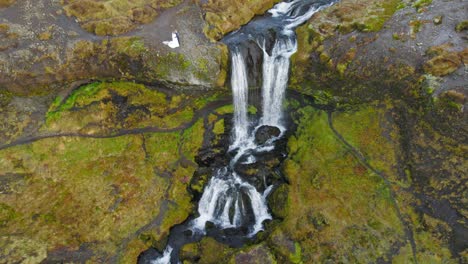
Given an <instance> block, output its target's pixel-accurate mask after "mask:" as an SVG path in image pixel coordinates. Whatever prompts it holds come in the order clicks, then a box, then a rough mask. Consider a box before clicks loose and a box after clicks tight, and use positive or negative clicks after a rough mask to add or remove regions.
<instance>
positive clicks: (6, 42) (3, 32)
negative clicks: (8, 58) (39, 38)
mask: <svg viewBox="0 0 468 264" xmlns="http://www.w3.org/2000/svg"><path fill="white" fill-rule="evenodd" d="M17 39H18V35H17V34H16V33H12V32H11V31H10V26H9V25H8V24H0V51H5V50H7V49H9V48H14V47H16V46H17V45H18V40H17Z"/></svg>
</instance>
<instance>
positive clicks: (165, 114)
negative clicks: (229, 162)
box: [43, 82, 216, 134]
mask: <svg viewBox="0 0 468 264" xmlns="http://www.w3.org/2000/svg"><path fill="white" fill-rule="evenodd" d="M215 99H216V95H213V96H211V97H210V96H203V97H200V96H196V95H188V94H178V95H173V96H169V95H167V94H165V93H163V92H160V91H158V90H156V89H154V88H153V89H150V88H148V87H145V86H144V85H141V84H135V83H132V82H95V83H91V84H88V85H84V86H82V87H80V88H78V89H76V90H74V91H73V92H72V93H71V94H70V95H69V96H67V97H66V98H62V97H60V96H59V97H57V98H56V99H55V100H54V102H53V103H52V104H51V106H50V108H49V111H48V112H47V114H46V117H47V120H46V126H45V127H44V128H43V131H49V132H50V131H54V132H71V131H75V132H77V133H78V132H79V133H84V134H96V133H97V134H102V133H112V132H115V131H118V130H119V129H135V128H142V127H157V128H158V129H170V128H176V127H178V126H181V125H183V124H185V123H187V122H189V121H191V120H192V118H193V117H194V111H195V110H197V109H201V108H202V107H204V106H205V105H206V104H207V103H208V102H210V101H212V100H215Z"/></svg>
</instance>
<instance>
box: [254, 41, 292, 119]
mask: <svg viewBox="0 0 468 264" xmlns="http://www.w3.org/2000/svg"><path fill="white" fill-rule="evenodd" d="M261 48H262V50H263V85H262V99H263V105H262V108H263V117H262V119H261V122H260V123H261V124H262V125H269V126H276V127H279V128H282V127H283V126H282V124H281V120H282V117H283V109H282V108H283V100H284V94H285V91H286V87H287V85H288V75H289V64H290V61H289V58H290V57H291V55H293V54H294V53H295V52H296V50H297V44H296V39H295V38H294V37H290V36H286V37H285V38H280V39H277V40H276V42H275V44H274V46H273V49H272V51H271V56H270V55H269V54H268V52H267V50H266V48H265V44H264V43H263V45H262V46H261Z"/></svg>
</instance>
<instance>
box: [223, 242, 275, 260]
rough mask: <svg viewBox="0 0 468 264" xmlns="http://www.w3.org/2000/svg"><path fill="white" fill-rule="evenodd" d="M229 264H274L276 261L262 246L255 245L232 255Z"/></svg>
mask: <svg viewBox="0 0 468 264" xmlns="http://www.w3.org/2000/svg"><path fill="white" fill-rule="evenodd" d="M229 263H230V264H244V263H245V264H263V263H264V264H274V263H276V260H275V258H274V256H273V255H272V254H271V253H270V251H269V249H268V248H267V247H265V246H264V245H262V244H260V245H255V246H252V247H250V248H246V249H244V250H242V251H241V252H239V253H237V254H236V255H234V256H233V257H232V258H231V260H230V261H229Z"/></svg>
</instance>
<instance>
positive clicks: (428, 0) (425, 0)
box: [412, 0, 432, 12]
mask: <svg viewBox="0 0 468 264" xmlns="http://www.w3.org/2000/svg"><path fill="white" fill-rule="evenodd" d="M430 4H432V0H417V1H416V2H414V3H413V5H412V6H413V7H414V8H416V10H418V12H420V11H422V10H423V8H425V7H427V6H428V5H430Z"/></svg>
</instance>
